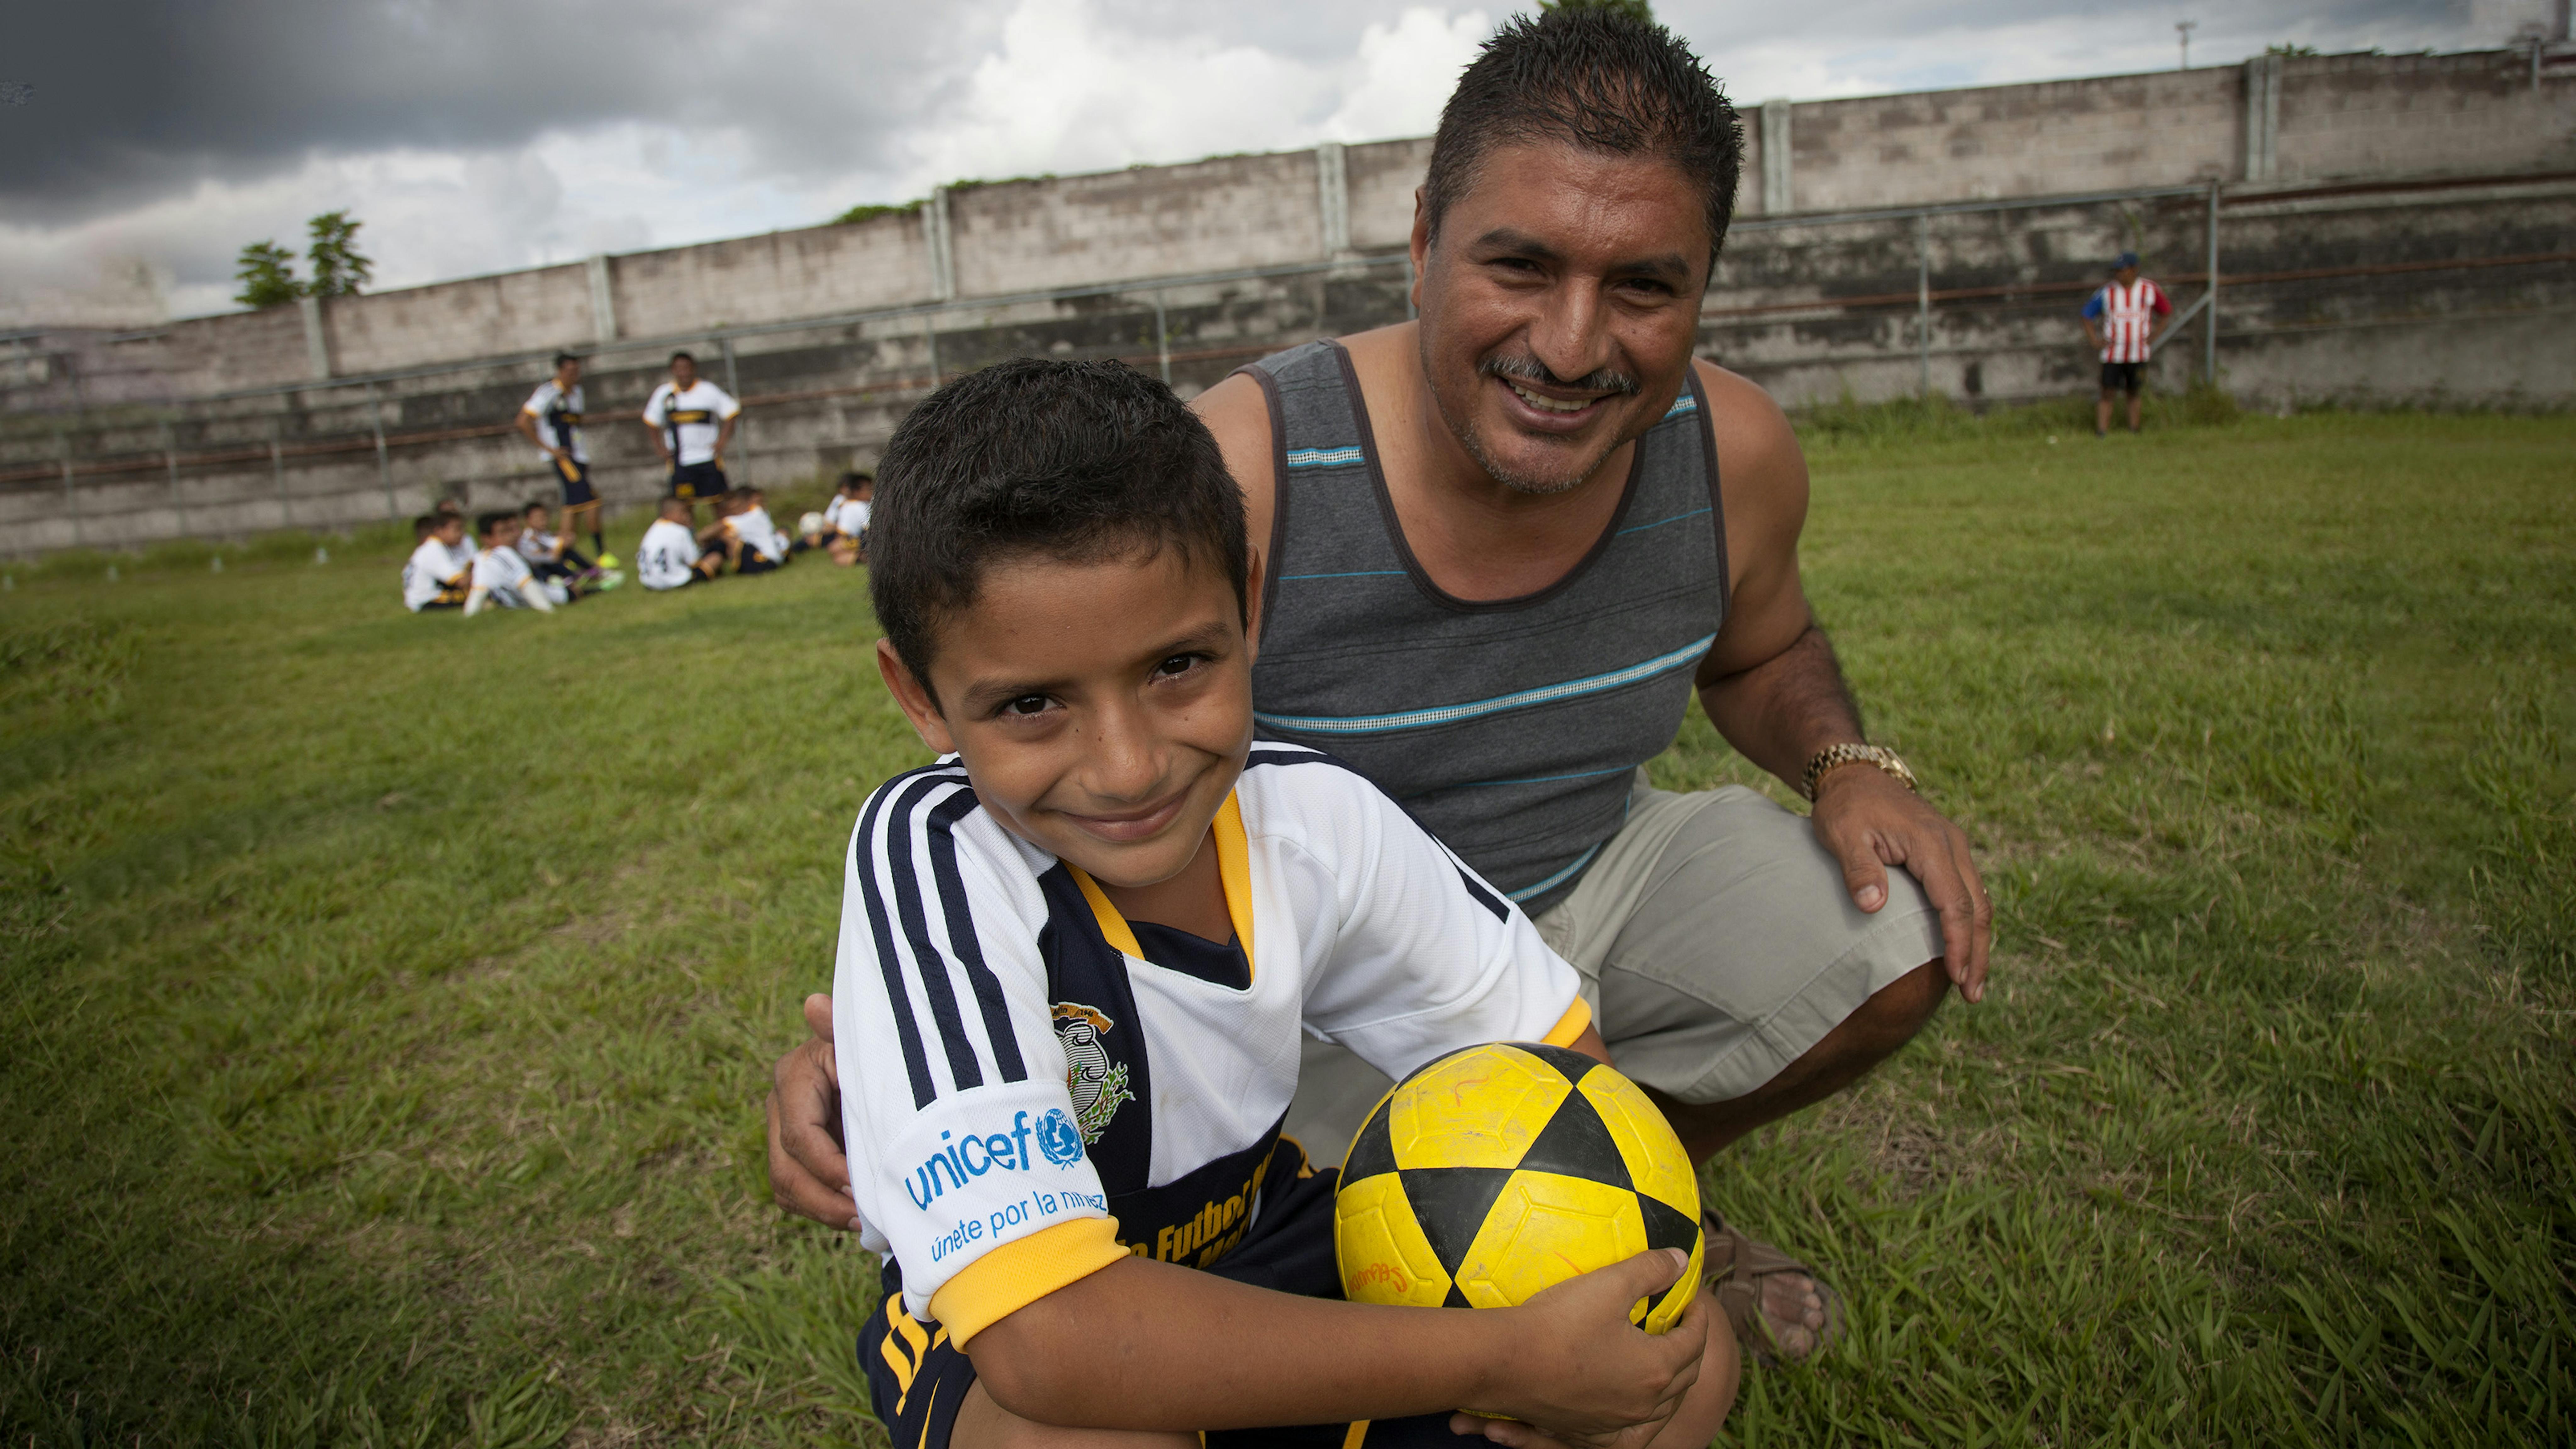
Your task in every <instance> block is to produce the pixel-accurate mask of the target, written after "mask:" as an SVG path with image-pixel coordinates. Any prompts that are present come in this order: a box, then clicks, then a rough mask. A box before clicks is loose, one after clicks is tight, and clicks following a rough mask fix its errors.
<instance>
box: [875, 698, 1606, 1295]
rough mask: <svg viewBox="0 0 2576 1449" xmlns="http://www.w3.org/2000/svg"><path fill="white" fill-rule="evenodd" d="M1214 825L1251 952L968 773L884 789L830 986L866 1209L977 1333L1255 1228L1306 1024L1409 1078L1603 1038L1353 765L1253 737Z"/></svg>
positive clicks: (1465, 877)
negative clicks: (1096, 878)
mask: <svg viewBox="0 0 2576 1449" xmlns="http://www.w3.org/2000/svg"><path fill="white" fill-rule="evenodd" d="M1213 833H1214V837H1215V848H1216V852H1217V865H1218V873H1219V875H1220V876H1221V877H1222V878H1223V880H1224V882H1225V896H1226V908H1227V911H1228V913H1229V914H1230V915H1231V916H1232V917H1233V922H1234V936H1235V941H1234V943H1232V944H1230V945H1218V944H1216V943H1214V942H1209V941H1204V940H1201V939H1199V938H1198V937H1195V936H1191V935H1188V934H1186V933H1184V932H1181V931H1177V930H1173V929H1171V928H1168V927H1162V926H1156V925H1152V924H1146V923H1138V924H1131V923H1129V922H1127V921H1125V920H1123V919H1121V918H1120V916H1119V914H1118V912H1117V910H1116V909H1115V908H1114V907H1112V906H1111V905H1110V904H1109V902H1108V899H1107V897H1106V896H1104V895H1103V894H1102V893H1101V892H1100V889H1099V887H1098V886H1097V885H1095V884H1093V883H1092V881H1091V880H1090V878H1089V877H1088V876H1086V875H1084V874H1082V873H1081V872H1080V871H1078V870H1076V869H1074V868H1073V867H1071V866H1069V865H1066V864H1065V863H1063V862H1062V861H1059V860H1057V859H1056V858H1055V857H1054V856H1052V855H1050V854H1048V853H1047V852H1046V851H1044V850H1041V849H1039V848H1038V847H1036V846H1034V845H1031V844H1029V843H1028V842H1026V841H1024V840H1022V839H1020V838H1019V837H1017V836H1015V835H1012V834H1010V833H1009V832H1008V831H1006V830H1004V829H1003V828H1002V827H1001V825H1000V824H999V823H997V822H996V821H995V820H994V819H993V817H992V816H991V815H990V814H988V813H987V812H986V811H985V810H984V809H983V808H982V807H981V806H980V805H979V804H978V802H977V800H976V797H975V792H974V790H973V788H972V787H971V786H970V785H969V784H968V783H967V777H966V771H965V769H964V767H963V766H962V765H961V764H959V763H958V762H957V760H956V759H955V758H954V757H951V758H950V759H947V760H943V761H941V762H940V763H939V764H936V765H933V766H931V767H929V768H927V769H922V770H916V771H914V772H912V773H910V774H907V775H899V776H897V777H895V778H894V779H892V780H890V781H888V782H886V783H885V784H884V785H882V786H880V787H878V789H877V791H876V793H875V794H873V795H871V796H870V797H869V798H868V803H867V806H866V808H865V809H864V811H863V812H862V813H861V815H860V817H859V823H858V828H857V829H856V830H855V831H854V832H853V833H852V836H851V841H850V851H849V856H848V861H847V877H846V889H845V895H844V899H843V902H842V907H841V942H840V963H839V967H838V970H837V972H836V974H835V977H834V981H833V987H832V992H833V995H832V1003H833V1033H834V1040H835V1041H836V1042H837V1043H838V1048H837V1050H838V1054H839V1061H840V1073H841V1081H842V1083H843V1084H844V1085H843V1089H842V1092H841V1103H842V1111H843V1114H844V1119H845V1120H844V1125H845V1128H846V1134H845V1135H846V1140H847V1141H848V1143H849V1146H850V1170H851V1178H852V1181H851V1193H852V1195H853V1196H854V1197H855V1198H856V1199H857V1203H858V1209H859V1216H860V1219H861V1220H862V1221H863V1222H864V1223H865V1225H866V1230H865V1237H866V1241H867V1245H868V1246H869V1247H870V1248H871V1249H872V1250H874V1251H878V1252H881V1253H882V1252H885V1251H887V1250H888V1249H889V1248H890V1249H891V1250H892V1253H893V1256H894V1257H895V1259H896V1260H897V1262H898V1264H899V1265H900V1268H901V1272H902V1278H903V1296H904V1305H905V1307H906V1308H907V1309H908V1310H910V1311H911V1312H912V1314H913V1315H914V1316H915V1317H918V1318H925V1319H927V1318H930V1317H934V1316H935V1317H936V1318H937V1319H938V1320H939V1321H940V1322H941V1323H943V1324H944V1325H946V1327H947V1329H948V1332H949V1335H950V1336H951V1338H953V1339H954V1340H956V1341H957V1342H959V1343H961V1344H962V1343H964V1342H965V1341H966V1340H967V1339H968V1338H970V1337H972V1336H973V1335H974V1334H975V1333H977V1332H980V1331H981V1330H982V1329H983V1327H984V1326H985V1325H987V1324H989V1323H992V1322H994V1321H995V1320H997V1319H999V1318H1001V1317H1003V1316H1005V1315H1007V1314H1009V1313H1012V1312H1014V1311H1016V1310H1018V1309H1019V1308H1021V1307H1023V1306H1025V1305H1027V1304H1028V1303H1031V1302H1034V1301H1035V1300H1037V1299H1038V1298H1041V1297H1044V1296H1045V1295H1046V1294H1048V1293H1051V1292H1054V1291H1055V1290H1056V1289H1057V1288H1060V1287H1062V1286H1064V1285H1065V1284H1067V1283H1070V1282H1072V1281H1074V1280H1075V1279H1077V1278H1080V1277H1082V1276H1084V1275H1085V1274H1088V1273H1091V1272H1094V1271H1096V1270H1098V1269H1099V1268H1101V1267H1103V1266H1105V1265H1106V1264H1108V1263H1111V1262H1115V1261H1116V1260H1117V1259H1118V1258H1119V1257H1120V1256H1123V1255H1125V1254H1128V1253H1134V1254H1137V1255H1140V1256H1144V1257H1150V1258H1156V1259H1159V1260H1162V1261H1166V1262H1179V1263H1188V1264H1190V1265H1192V1266H1197V1267H1205V1266H1208V1265H1209V1264H1211V1263H1213V1262H1214V1261H1216V1259H1217V1258H1219V1257H1221V1256H1222V1255H1223V1254H1224V1253H1225V1252H1226V1251H1227V1250H1229V1249H1230V1248H1232V1247H1233V1246H1234V1245H1235V1244H1236V1243H1237V1242H1240V1241H1241V1240H1242V1237H1243V1233H1244V1230H1245V1229H1246V1228H1247V1227H1249V1226H1250V1225H1251V1223H1252V1220H1253V1219H1254V1217H1256V1216H1257V1215H1258V1214H1259V1212H1260V1203H1261V1186H1262V1179H1263V1175H1264V1174H1265V1172H1267V1171H1268V1169H1269V1167H1270V1164H1271V1162H1272V1161H1273V1156H1272V1148H1273V1147H1274V1145H1275V1144H1276V1143H1277V1141H1278V1137H1279V1128H1280V1124H1281V1123H1282V1122H1283V1121H1284V1120H1285V1118H1286V1115H1287V1111H1288V1101H1289V1098H1290V1097H1291V1096H1292V1095H1294V1093H1295V1092H1296V1090H1297V1060H1298V1038H1299V1032H1300V1029H1301V1028H1302V1029H1303V1030H1305V1031H1307V1032H1311V1033H1313V1034H1314V1035H1316V1036H1318V1037H1321V1038H1324V1039H1327V1040H1331V1041H1336V1042H1340V1043H1341V1044H1343V1045H1344V1046H1347V1047H1349V1048H1350V1049H1351V1050H1353V1051H1355V1052H1357V1053H1358V1054H1359V1055H1360V1056H1361V1057H1363V1058H1365V1059H1366V1060H1367V1061H1368V1062H1369V1063H1370V1064H1371V1065H1373V1066H1376V1067H1377V1068H1378V1069H1379V1070H1381V1071H1383V1072H1385V1073H1386V1074H1387V1075H1389V1076H1391V1077H1399V1078H1400V1077H1402V1076H1403V1075H1404V1074H1405V1073H1407V1072H1409V1071H1411V1070H1412V1069H1413V1068H1414V1067H1416V1066H1418V1065H1420V1064H1421V1063H1423V1062H1425V1061H1428V1060H1430V1059H1431V1058H1432V1057H1435V1056H1438V1055H1440V1054H1441V1053H1443V1052H1446V1051H1449V1050H1451V1049H1453V1048H1457V1047H1462V1046H1468V1045H1471V1044H1474V1043H1478V1042H1487V1041H1503V1040H1521V1041H1534V1040H1547V1041H1553V1042H1557V1043H1559V1044H1564V1043H1569V1042H1571V1041H1573V1040H1574V1039H1575V1037H1577V1036H1579V1035H1581V1034H1582V1032H1583V1029H1584V1028H1585V1027H1586V1026H1587V1025H1589V1024H1590V1020H1591V1017H1590V1014H1589V1012H1588V1010H1587V1009H1586V1008H1585V1007H1584V1005H1583V1003H1582V1001H1581V1000H1580V998H1579V997H1578V996H1577V994H1576V991H1577V986H1578V982H1577V978H1576V976H1575V973H1574V968H1573V967H1571V966H1568V965H1567V964H1566V963H1565V962H1564V961H1562V960H1560V959H1558V957H1557V956H1556V954H1555V953H1554V952H1552V951H1550V950H1548V948H1547V947H1546V946H1545V945H1544V944H1542V943H1541V942H1540V940H1539V937H1538V932H1537V931H1536V930H1535V929H1534V928H1533V927H1532V926H1531V925H1530V922H1529V918H1528V917H1526V916H1524V915H1522V914H1521V913H1520V911H1519V910H1518V909H1517V908H1515V907H1513V906H1512V905H1510V904H1509V903H1508V902H1506V901H1505V900H1504V899H1503V898H1502V896H1501V894H1500V893H1499V892H1497V891H1495V890H1494V889H1493V888H1492V887H1490V886H1488V885H1486V884H1485V883H1484V882H1483V881H1481V880H1478V879H1477V878H1476V877H1475V875H1474V874H1473V873H1471V872H1470V871H1469V870H1468V869H1467V868H1466V867H1465V866H1464V865H1463V864H1461V863H1460V862H1459V861H1458V859H1457V858H1456V857H1455V856H1453V855H1451V854H1450V853H1449V852H1448V850H1447V849H1446V848H1445V847H1443V846H1442V845H1441V844H1440V843H1439V842H1437V841H1435V840H1433V839H1432V838H1431V836H1430V835H1429V834H1428V833H1426V832H1425V831H1424V830H1423V829H1422V828H1421V827H1420V826H1418V825H1416V824H1415V823H1414V822H1413V820H1412V819H1411V817H1409V816H1407V815H1406V814H1405V813H1404V812H1403V811H1402V810H1401V809H1399V808H1397V806H1396V805H1395V803H1394V802H1393V801H1391V800H1389V799H1388V798H1387V797H1386V796H1385V795H1383V794H1381V793H1380V792H1379V791H1378V789H1377V787H1376V786H1374V785H1371V784H1370V783H1369V782H1368V781H1367V780H1365V779H1362V778H1361V777H1360V776H1359V775H1358V774H1356V773H1354V772H1352V771H1351V770H1350V769H1349V768H1348V767H1347V766H1344V765H1342V764H1340V763H1339V762H1337V761H1335V760H1333V759H1332V758H1331V757H1329V756H1326V755H1322V754H1319V753H1317V752H1315V751H1313V750H1308V749H1305V748H1303V747H1300V746H1294V745H1281V744H1271V743H1259V744H1256V745H1254V746H1253V750H1252V758H1251V762H1250V764H1249V765H1248V766H1247V767H1246V768H1245V770H1244V772H1243V777H1242V779H1241V781H1240V782H1239V783H1238V784H1237V785H1236V787H1235V790H1234V794H1233V795H1232V796H1231V797H1230V798H1229V799H1228V801H1227V804H1226V806H1225V808H1224V809H1223V810H1222V811H1221V812H1219V814H1218V816H1217V821H1216V826H1215V830H1214V832H1213ZM1113 1218H1114V1219H1115V1225H1114V1227H1113V1225H1112V1222H1111V1220H1112V1219H1113Z"/></svg>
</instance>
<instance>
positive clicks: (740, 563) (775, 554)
mask: <svg viewBox="0 0 2576 1449" xmlns="http://www.w3.org/2000/svg"><path fill="white" fill-rule="evenodd" d="M718 513H719V514H720V515H721V517H720V522H721V524H722V526H723V529H724V542H725V558H726V560H727V562H728V563H730V564H731V565H732V568H733V571H734V572H735V573H738V574H765V573H767V572H769V571H770V570H771V569H774V568H779V567H781V566H783V565H785V564H786V562H787V559H788V553H789V550H788V547H787V535H785V534H783V533H781V532H779V531H778V525H777V524H776V523H775V522H773V521H771V519H770V517H769V497H768V495H767V494H765V493H762V492H761V491H760V490H759V489H757V488H737V489H735V490H734V491H733V492H732V493H730V494H727V495H726V497H725V503H724V506H723V507H722V508H721V509H719V510H718Z"/></svg>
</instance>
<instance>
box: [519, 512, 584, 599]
mask: <svg viewBox="0 0 2576 1449" xmlns="http://www.w3.org/2000/svg"><path fill="white" fill-rule="evenodd" d="M552 521H553V520H552V519H551V517H550V516H549V510H548V509H547V507H546V505H545V504H543V503H541V502H536V501H533V500H532V501H530V503H529V504H528V506H527V507H525V508H522V509H520V510H519V544H518V547H519V557H521V558H523V559H526V560H527V561H528V567H530V568H532V569H535V570H536V571H537V577H538V578H541V579H560V580H566V581H569V580H572V579H591V580H597V579H599V578H601V577H602V576H603V575H604V573H605V571H604V570H603V569H601V568H600V567H599V566H598V565H596V564H594V563H592V562H591V561H590V560H589V559H586V558H584V557H582V555H581V550H579V549H576V548H574V547H573V546H572V540H571V539H569V538H566V537H564V536H563V535H561V534H559V533H554V532H552V531H550V530H549V528H548V527H547V525H548V524H549V523H551V522H552Z"/></svg>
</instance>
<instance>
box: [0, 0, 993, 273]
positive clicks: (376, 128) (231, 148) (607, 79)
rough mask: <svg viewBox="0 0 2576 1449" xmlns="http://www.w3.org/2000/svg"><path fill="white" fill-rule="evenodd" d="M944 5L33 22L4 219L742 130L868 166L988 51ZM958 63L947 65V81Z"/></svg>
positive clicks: (419, 10)
mask: <svg viewBox="0 0 2576 1449" xmlns="http://www.w3.org/2000/svg"><path fill="white" fill-rule="evenodd" d="M946 9H947V7H943V6H924V5H912V6H898V5H878V6H869V7H867V8H866V9H864V10H862V9H860V8H858V7H854V6H828V7H827V6H811V5H794V6H790V5H784V4H761V3H742V0H733V3H727V4H707V3H686V4H683V3H675V0H621V3H617V4H607V3H599V0H560V3H558V0H542V3H529V0H513V3H499V0H458V3H447V4H431V3H419V0H412V3H394V0H357V3H302V4H295V3H284V0H232V3H227V4H222V5H207V4H203V3H180V0H160V3H154V0H107V3H70V4H54V5H48V6H42V7H20V8H18V9H17V10H16V13H14V14H13V16H12V18H11V20H10V23H9V42H8V45H7V47H6V50H5V52H4V53H0V54H5V58H0V68H5V69H6V70H7V71H9V72H12V73H13V74H12V75H11V76H10V78H12V79H25V80H32V81H34V82H35V83H36V84H37V87H38V90H37V95H36V97H35V99H34V101H33V103H31V104H28V105H23V106H12V107H8V108H7V109H6V110H5V111H0V138H5V144H0V211H5V212H6V213H7V214H8V216H9V218H10V219H11V220H13V221H16V222H19V223H21V224H25V223H34V224H38V225H62V224H65V223H69V222H74V221H78V220H82V219H85V218H87V217H89V216H93V215H98V214H101V213H104V212H109V211H113V210H117V209H119V208H122V207H126V206H131V205H134V204H136V203H138V202H141V201H143V200H147V199H150V198H152V197H156V196H161V195H166V194H168V193H171V192H173V191H180V190H184V189H186V188H188V187H189V186H192V185H194V184H195V183H196V182H198V181H200V180H208V179H211V180H226V181H237V180H242V179H246V178H249V177H255V176H259V175H263V174H267V173H270V172H274V171H279V170H284V169H287V168H290V167H292V166H294V165H295V164H297V163H298V161H300V160H301V158H303V157H304V156H305V155H307V154H308V153H311V152H314V151H317V150H319V151H329V152H337V153H355V152H365V151H374V150H382V149H388V148H394V147H417V148H422V149H428V150H445V151H477V150H486V149H492V148H500V147H507V146H513V145H516V144H519V143H522V142H524V141H526V140H528V139H530V138H531V137H534V136H536V135H538V134H541V133H543V132H546V131H549V130H559V129H560V130H578V129H581V128H584V127H588V126H593V125H598V124H603V123H609V122H615V121H620V120H629V119H639V120H659V121H665V122H671V123H675V124H678V125H680V126H683V127H692V126H717V125H722V126H728V127H741V128H743V129H745V130H747V131H749V132H750V133H752V135H753V137H754V140H755V141H756V143H757V144H758V145H759V148H760V150H761V152H762V155H763V157H764V159H765V160H767V161H768V162H769V163H770V164H771V165H773V166H775V167H777V168H779V169H782V170H787V171H800V170H805V169H809V168H825V167H835V168H846V167H850V166H853V165H858V166H866V165H868V164H870V163H871V162H873V161H875V160H877V159H878V158H879V157H880V155H881V152H882V148H883V147H884V145H885V143H886V140H887V138H888V137H889V136H890V135H891V134H892V133H893V132H894V131H895V130H896V129H897V128H899V127H901V126H903V125H905V124H907V123H909V122H910V121H911V120H912V119H913V118H915V117H917V116H918V115H919V114H920V113H921V111H922V109H923V107H925V106H927V105H932V104H935V102H936V100H937V96H938V88H939V83H938V81H937V79H936V77H937V76H938V75H940V74H942V73H943V72H944V73H947V74H951V75H953V74H954V73H955V72H956V70H957V68H958V67H957V66H956V64H955V63H954V62H955V61H956V60H959V59H962V58H963V57H964V56H965V55H966V54H968V53H970V52H971V51H972V50H973V49H974V48H975V47H977V46H978V45H980V44H981V43H982V42H983V41H984V39H985V38H986V35H987V32H986V30H985V28H984V26H983V25H982V24H981V23H980V22H978V21H974V20H971V19H970V20H969V21H968V22H967V23H964V24H960V23H959V22H958V21H957V20H955V19H953V18H951V17H949V16H947V15H945V14H943V13H942V12H943V11H945V10H946ZM942 61H946V62H950V63H949V64H945V65H942V64H940V63H939V62H942Z"/></svg>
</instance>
